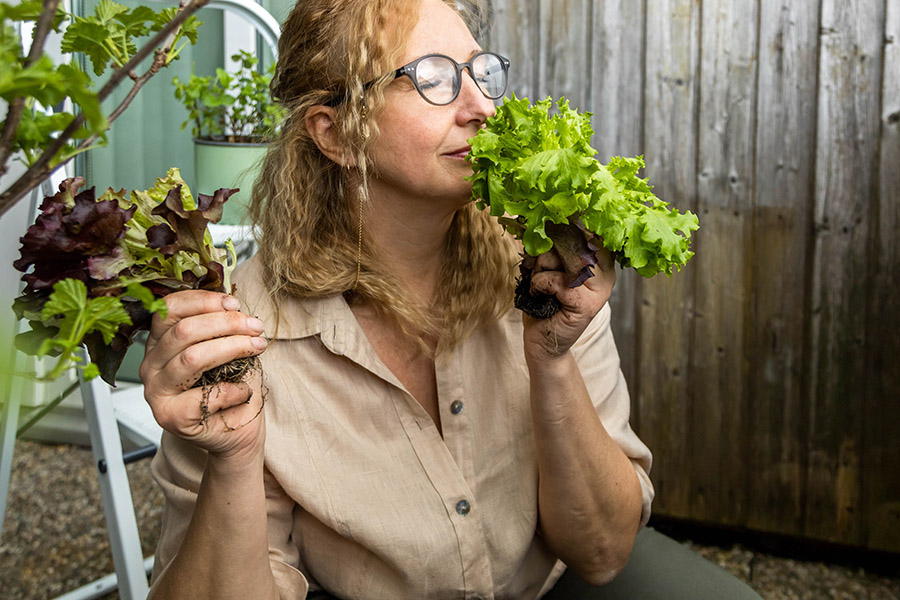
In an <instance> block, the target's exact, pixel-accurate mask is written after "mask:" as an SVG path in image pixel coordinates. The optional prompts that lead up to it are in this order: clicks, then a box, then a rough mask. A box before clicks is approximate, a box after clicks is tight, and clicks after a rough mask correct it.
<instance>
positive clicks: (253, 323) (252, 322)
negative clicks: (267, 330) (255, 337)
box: [247, 317, 265, 331]
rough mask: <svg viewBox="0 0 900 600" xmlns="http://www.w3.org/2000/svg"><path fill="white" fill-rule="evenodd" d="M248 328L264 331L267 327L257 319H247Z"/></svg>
mask: <svg viewBox="0 0 900 600" xmlns="http://www.w3.org/2000/svg"><path fill="white" fill-rule="evenodd" d="M247 327H248V328H250V329H252V330H253V331H262V330H263V327H265V326H264V325H263V322H262V321H260V320H259V319H257V318H256V317H247Z"/></svg>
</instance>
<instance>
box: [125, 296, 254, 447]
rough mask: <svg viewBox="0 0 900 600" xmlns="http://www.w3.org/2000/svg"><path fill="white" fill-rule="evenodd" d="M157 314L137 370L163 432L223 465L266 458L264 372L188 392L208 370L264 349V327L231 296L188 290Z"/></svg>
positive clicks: (169, 300)
mask: <svg viewBox="0 0 900 600" xmlns="http://www.w3.org/2000/svg"><path fill="white" fill-rule="evenodd" d="M166 305H167V307H168V315H167V316H166V318H165V319H161V318H160V317H159V315H154V316H153V324H152V326H151V329H150V335H149V336H148V338H147V349H146V352H145V354H144V360H143V362H142V363H141V367H140V376H141V381H143V382H144V397H145V398H146V399H147V402H148V403H149V404H150V407H151V409H152V410H153V416H154V417H155V418H156V420H157V422H158V423H159V424H160V426H161V427H162V428H163V429H165V430H166V431H169V432H171V433H173V434H175V435H177V436H178V437H181V438H183V439H185V440H187V441H189V442H191V443H193V444H195V445H197V446H199V447H201V448H203V449H205V450H207V451H208V452H209V453H210V456H215V457H217V458H221V459H236V460H240V459H254V458H255V459H261V458H262V453H263V443H264V441H265V419H264V418H263V414H262V404H263V398H262V391H261V390H262V385H261V381H262V379H261V373H259V372H256V373H253V375H252V377H251V378H250V380H249V381H246V382H240V383H222V384H216V385H213V386H207V387H206V388H205V389H204V388H200V387H197V388H192V387H191V386H192V385H193V384H194V382H196V381H197V379H199V378H200V375H201V374H203V372H204V371H206V370H208V369H211V368H213V367H216V366H218V365H221V364H225V363H227V362H229V361H231V360H233V359H235V358H240V357H246V356H255V355H258V354H260V353H261V352H262V351H263V350H265V347H266V340H265V339H264V338H262V337H261V334H262V331H263V324H262V322H261V321H260V320H259V319H256V318H255V317H249V316H247V315H245V314H243V313H241V312H240V311H239V310H238V309H239V308H240V304H239V302H238V301H237V299H235V298H234V297H232V296H228V295H226V294H221V293H216V292H207V291H202V290H190V291H184V292H176V293H173V294H169V295H168V296H166Z"/></svg>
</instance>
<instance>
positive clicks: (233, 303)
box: [222, 296, 241, 310]
mask: <svg viewBox="0 0 900 600" xmlns="http://www.w3.org/2000/svg"><path fill="white" fill-rule="evenodd" d="M222 306H223V307H224V308H225V310H240V308H241V303H240V302H238V299H237V298H235V297H234V296H225V299H224V300H222Z"/></svg>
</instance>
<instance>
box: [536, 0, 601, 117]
mask: <svg viewBox="0 0 900 600" xmlns="http://www.w3.org/2000/svg"><path fill="white" fill-rule="evenodd" d="M592 9H593V2H592V0H540V36H539V39H540V52H539V55H538V56H539V59H538V73H537V75H538V80H537V87H536V91H535V96H534V97H533V98H531V99H532V100H533V101H534V100H541V99H543V98H546V97H547V96H553V98H554V100H555V99H558V98H561V97H563V96H564V97H566V98H567V99H568V100H569V104H570V105H571V106H572V107H573V108H577V109H578V110H588V109H589V105H588V100H589V93H590V89H591V85H590V75H591V60H592V58H593V54H592V53H591V52H585V49H586V48H590V47H591V31H592V30H591V12H592Z"/></svg>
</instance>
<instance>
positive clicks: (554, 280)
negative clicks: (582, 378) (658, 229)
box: [523, 248, 616, 363]
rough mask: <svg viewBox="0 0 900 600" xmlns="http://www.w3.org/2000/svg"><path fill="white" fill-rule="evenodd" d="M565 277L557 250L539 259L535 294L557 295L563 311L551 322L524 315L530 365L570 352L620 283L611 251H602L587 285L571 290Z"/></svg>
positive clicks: (534, 283) (585, 283)
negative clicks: (617, 280) (617, 281)
mask: <svg viewBox="0 0 900 600" xmlns="http://www.w3.org/2000/svg"><path fill="white" fill-rule="evenodd" d="M565 275H566V274H565V270H564V269H563V266H562V261H560V259H559V255H557V253H556V252H555V251H554V250H551V251H550V252H546V253H544V254H542V255H540V256H539V257H538V258H537V263H536V264H535V267H534V271H533V273H532V276H531V291H532V293H535V292H537V293H542V294H548V295H552V296H556V298H557V299H558V300H559V302H560V304H561V305H562V308H561V309H560V311H559V312H557V313H556V314H555V315H553V316H552V317H550V318H549V319H534V318H532V317H529V316H528V315H523V319H524V324H525V356H526V358H527V359H528V361H529V363H532V362H533V361H535V360H537V361H541V360H546V359H553V358H558V357H560V356H563V355H564V354H566V352H568V351H569V348H571V347H572V344H574V343H575V342H576V340H578V338H579V337H580V336H581V334H582V333H583V332H584V330H585V328H587V326H588V324H589V323H590V322H591V319H593V318H594V316H595V315H596V314H597V313H598V312H600V309H601V308H603V305H604V304H606V303H607V302H608V301H609V297H610V295H611V294H612V290H613V286H614V285H615V283H616V269H615V262H614V261H613V258H612V254H610V252H609V251H608V250H606V249H605V248H600V250H598V251H597V264H596V265H595V266H594V275H593V276H592V277H590V278H589V279H588V280H587V281H585V282H584V284H583V285H580V286H578V287H574V288H570V287H568V286H567V285H566V281H565Z"/></svg>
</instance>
